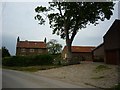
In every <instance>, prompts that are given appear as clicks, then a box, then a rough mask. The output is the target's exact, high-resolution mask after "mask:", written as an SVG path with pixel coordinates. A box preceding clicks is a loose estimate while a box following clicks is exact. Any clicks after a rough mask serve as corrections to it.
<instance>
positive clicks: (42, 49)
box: [16, 37, 47, 56]
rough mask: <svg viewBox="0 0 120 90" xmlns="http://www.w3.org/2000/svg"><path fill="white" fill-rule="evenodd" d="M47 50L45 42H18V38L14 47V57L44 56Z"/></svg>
mask: <svg viewBox="0 0 120 90" xmlns="http://www.w3.org/2000/svg"><path fill="white" fill-rule="evenodd" d="M46 53H47V48H46V43H45V42H39V41H27V40H26V41H20V39H19V37H18V38H17V45H16V55H17V56H18V55H20V56H26V55H39V54H46Z"/></svg>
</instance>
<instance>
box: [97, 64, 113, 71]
mask: <svg viewBox="0 0 120 90" xmlns="http://www.w3.org/2000/svg"><path fill="white" fill-rule="evenodd" d="M108 69H111V68H109V67H108V66H106V65H99V66H97V67H96V68H95V72H100V71H104V70H108Z"/></svg>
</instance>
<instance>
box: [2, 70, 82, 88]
mask: <svg viewBox="0 0 120 90" xmlns="http://www.w3.org/2000/svg"><path fill="white" fill-rule="evenodd" d="M2 88H82V87H80V86H77V85H73V84H70V83H66V82H62V81H58V80H53V79H51V78H47V77H43V76H40V75H36V74H32V73H27V72H20V71H14V70H6V69H4V70H2Z"/></svg>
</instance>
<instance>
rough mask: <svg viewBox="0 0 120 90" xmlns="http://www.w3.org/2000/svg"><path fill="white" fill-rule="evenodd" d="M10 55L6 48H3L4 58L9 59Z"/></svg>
mask: <svg viewBox="0 0 120 90" xmlns="http://www.w3.org/2000/svg"><path fill="white" fill-rule="evenodd" d="M9 56H10V53H9V51H8V49H7V48H6V47H2V57H9Z"/></svg>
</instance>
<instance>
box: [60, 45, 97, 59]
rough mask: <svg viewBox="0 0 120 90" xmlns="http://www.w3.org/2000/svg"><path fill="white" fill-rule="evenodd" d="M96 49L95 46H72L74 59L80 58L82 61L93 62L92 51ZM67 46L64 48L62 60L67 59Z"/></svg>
mask: <svg viewBox="0 0 120 90" xmlns="http://www.w3.org/2000/svg"><path fill="white" fill-rule="evenodd" d="M94 48H95V47H93V46H71V50H72V55H73V57H74V58H75V57H77V58H80V59H82V60H92V50H93V49H94ZM66 49H67V48H66V46H65V47H64V49H63V51H62V58H63V59H66V58H67V54H66Z"/></svg>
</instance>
